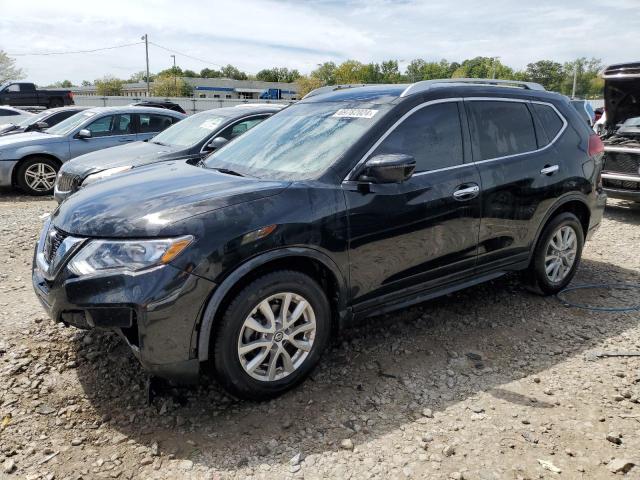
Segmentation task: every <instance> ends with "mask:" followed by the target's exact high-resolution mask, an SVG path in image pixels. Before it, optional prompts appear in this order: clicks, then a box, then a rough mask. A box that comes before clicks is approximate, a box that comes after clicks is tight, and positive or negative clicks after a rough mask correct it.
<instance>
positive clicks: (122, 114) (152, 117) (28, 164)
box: [0, 107, 185, 195]
mask: <svg viewBox="0 0 640 480" xmlns="http://www.w3.org/2000/svg"><path fill="white" fill-rule="evenodd" d="M183 118H185V115H183V114H181V113H178V112H172V111H171V110H163V111H162V112H160V111H159V110H158V109H157V108H143V107H98V108H91V109H89V110H85V111H83V112H80V113H78V114H76V115H73V116H72V117H69V118H67V119H66V120H63V121H62V122H60V123H58V124H57V125H55V126H53V127H51V128H48V129H47V130H45V131H43V132H28V133H19V134H17V135H9V136H7V137H0V187H10V186H17V187H19V188H20V189H22V190H23V191H24V192H25V193H28V194H29V195H48V194H51V193H53V185H54V183H55V180H56V175H57V173H58V170H59V169H60V167H61V166H62V164H63V163H64V162H66V161H67V160H70V159H72V158H75V157H77V156H79V155H83V154H85V153H88V152H93V151H95V150H100V149H103V148H108V147H112V146H114V145H120V144H122V143H128V142H135V141H136V140H146V139H148V138H151V137H153V136H154V135H155V134H157V133H158V132H161V131H162V130H164V129H165V128H167V127H169V126H171V125H172V124H173V123H176V122H178V121H180V120H182V119H183Z"/></svg>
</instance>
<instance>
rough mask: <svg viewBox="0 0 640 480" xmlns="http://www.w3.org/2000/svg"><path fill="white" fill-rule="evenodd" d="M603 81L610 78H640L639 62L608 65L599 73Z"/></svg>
mask: <svg viewBox="0 0 640 480" xmlns="http://www.w3.org/2000/svg"><path fill="white" fill-rule="evenodd" d="M600 76H601V77H602V78H604V79H612V78H640V62H629V63H616V64H615V65H609V66H608V67H606V68H605V69H604V70H602V71H601V72H600Z"/></svg>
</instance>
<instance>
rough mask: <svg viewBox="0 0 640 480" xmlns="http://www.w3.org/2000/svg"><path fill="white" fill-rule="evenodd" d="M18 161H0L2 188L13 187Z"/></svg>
mask: <svg viewBox="0 0 640 480" xmlns="http://www.w3.org/2000/svg"><path fill="white" fill-rule="evenodd" d="M17 163H18V160H0V187H11V186H12V184H13V182H12V179H13V169H14V168H15V166H16V164H17Z"/></svg>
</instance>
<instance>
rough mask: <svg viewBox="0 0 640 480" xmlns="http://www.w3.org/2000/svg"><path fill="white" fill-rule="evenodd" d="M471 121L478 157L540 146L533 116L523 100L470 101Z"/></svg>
mask: <svg viewBox="0 0 640 480" xmlns="http://www.w3.org/2000/svg"><path fill="white" fill-rule="evenodd" d="M467 109H468V112H469V125H470V129H471V140H472V142H473V155H474V159H475V160H488V159H491V158H498V157H505V156H508V155H516V154H519V153H526V152H531V151H534V150H536V149H537V148H538V147H537V144H536V134H535V130H534V127H533V119H532V118H531V113H529V109H528V108H527V105H526V104H525V103H523V102H509V101H506V102H505V101H484V100H483V101H469V102H467Z"/></svg>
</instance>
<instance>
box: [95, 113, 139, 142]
mask: <svg viewBox="0 0 640 480" xmlns="http://www.w3.org/2000/svg"><path fill="white" fill-rule="evenodd" d="M86 128H87V129H88V130H89V131H90V132H91V136H92V137H109V136H112V135H128V134H130V133H132V131H131V128H132V123H131V115H129V114H124V115H107V116H106V117H102V118H99V119H97V120H96V121H94V122H93V123H91V124H90V125H89V126H88V127H86Z"/></svg>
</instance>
